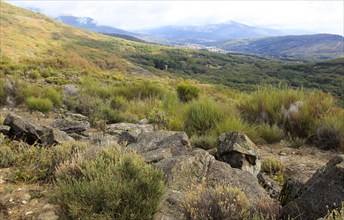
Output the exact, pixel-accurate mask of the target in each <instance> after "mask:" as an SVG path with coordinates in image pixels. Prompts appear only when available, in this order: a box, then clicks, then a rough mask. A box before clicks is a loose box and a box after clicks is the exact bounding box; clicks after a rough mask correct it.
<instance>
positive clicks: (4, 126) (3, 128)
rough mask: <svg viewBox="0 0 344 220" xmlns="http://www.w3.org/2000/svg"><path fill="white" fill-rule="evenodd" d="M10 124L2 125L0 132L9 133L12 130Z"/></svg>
mask: <svg viewBox="0 0 344 220" xmlns="http://www.w3.org/2000/svg"><path fill="white" fill-rule="evenodd" d="M10 128H11V127H10V126H7V125H0V133H2V134H4V135H7V134H8V132H9V131H10Z"/></svg>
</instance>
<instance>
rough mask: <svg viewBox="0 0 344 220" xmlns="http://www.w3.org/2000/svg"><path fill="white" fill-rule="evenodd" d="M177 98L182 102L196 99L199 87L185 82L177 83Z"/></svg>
mask: <svg viewBox="0 0 344 220" xmlns="http://www.w3.org/2000/svg"><path fill="white" fill-rule="evenodd" d="M177 94H178V98H179V100H180V101H182V102H189V101H191V100H193V99H197V98H198V96H199V88H198V87H196V86H195V85H191V84H189V83H187V82H183V83H180V84H179V85H177Z"/></svg>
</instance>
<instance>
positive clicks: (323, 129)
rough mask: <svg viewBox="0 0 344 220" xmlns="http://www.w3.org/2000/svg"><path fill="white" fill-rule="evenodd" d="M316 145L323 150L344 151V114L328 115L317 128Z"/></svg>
mask: <svg viewBox="0 0 344 220" xmlns="http://www.w3.org/2000/svg"><path fill="white" fill-rule="evenodd" d="M314 142H315V144H316V145H317V146H318V147H320V148H322V149H342V150H344V112H343V111H342V112H341V114H340V113H339V114H336V115H328V116H325V117H323V118H321V119H319V120H318V122H317V123H316V126H315V135H314Z"/></svg>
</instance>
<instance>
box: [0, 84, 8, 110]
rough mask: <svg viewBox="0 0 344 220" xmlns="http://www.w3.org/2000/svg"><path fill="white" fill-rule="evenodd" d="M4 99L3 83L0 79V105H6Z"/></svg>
mask: <svg viewBox="0 0 344 220" xmlns="http://www.w3.org/2000/svg"><path fill="white" fill-rule="evenodd" d="M6 98H7V94H6V89H5V81H4V80H1V79H0V105H1V104H5V103H6Z"/></svg>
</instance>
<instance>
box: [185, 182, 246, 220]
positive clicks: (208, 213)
mask: <svg viewBox="0 0 344 220" xmlns="http://www.w3.org/2000/svg"><path fill="white" fill-rule="evenodd" d="M250 208H251V207H250V202H249V200H248V199H247V197H246V195H245V194H244V193H243V192H242V191H241V190H240V189H237V188H233V187H229V186H222V185H219V186H217V187H216V188H215V189H213V188H205V186H203V185H200V186H197V188H196V189H195V190H193V191H192V192H190V193H189V194H187V202H186V204H184V209H185V216H186V218H187V219H190V220H191V219H228V220H234V219H238V220H239V219H249V218H250V215H251V213H250Z"/></svg>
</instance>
